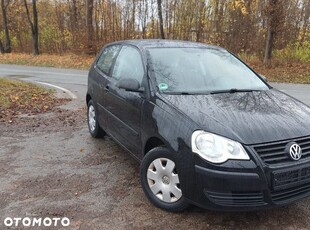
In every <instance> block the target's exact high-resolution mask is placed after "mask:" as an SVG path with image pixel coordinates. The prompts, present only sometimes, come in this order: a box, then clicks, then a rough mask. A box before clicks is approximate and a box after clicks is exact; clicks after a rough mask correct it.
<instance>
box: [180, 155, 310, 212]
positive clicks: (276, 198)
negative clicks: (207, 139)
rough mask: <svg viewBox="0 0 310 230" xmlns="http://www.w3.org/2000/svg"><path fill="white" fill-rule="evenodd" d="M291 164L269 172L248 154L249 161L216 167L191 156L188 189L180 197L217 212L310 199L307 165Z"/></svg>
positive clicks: (268, 206) (304, 163)
mask: <svg viewBox="0 0 310 230" xmlns="http://www.w3.org/2000/svg"><path fill="white" fill-rule="evenodd" d="M293 163H294V164H291V165H290V164H287V165H285V166H282V167H277V168H270V167H268V166H266V165H265V164H264V162H262V161H261V160H260V158H259V157H258V156H256V155H255V154H251V160H250V161H228V162H226V163H224V164H222V165H220V166H219V165H213V164H210V163H208V162H206V161H204V160H203V159H201V158H200V157H199V156H197V155H194V157H193V165H194V168H192V170H193V175H192V178H191V182H189V183H191V186H190V188H188V186H186V188H184V191H185V192H184V195H185V196H186V197H187V198H188V199H189V200H190V201H191V202H192V203H194V204H195V205H197V206H201V207H204V208H207V209H211V210H220V211H249V210H259V209H267V208H272V207H276V206H282V205H286V204H289V203H292V202H295V201H298V200H300V199H302V198H305V197H308V196H310V163H309V162H301V163H298V162H297V163H296V162H293ZM292 174H293V175H295V177H293V176H292ZM193 178H195V180H194V182H193ZM280 180H282V182H279V181H280ZM283 181H285V182H289V183H285V184H283ZM182 191H183V188H182Z"/></svg>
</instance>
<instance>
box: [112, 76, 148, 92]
mask: <svg viewBox="0 0 310 230" xmlns="http://www.w3.org/2000/svg"><path fill="white" fill-rule="evenodd" d="M116 86H117V87H118V88H120V89H124V90H126V91H131V92H138V93H142V92H144V90H143V89H141V87H140V83H139V82H138V80H136V79H132V78H123V79H121V80H119V81H118V82H117V83H116Z"/></svg>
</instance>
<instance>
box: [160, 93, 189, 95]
mask: <svg viewBox="0 0 310 230" xmlns="http://www.w3.org/2000/svg"><path fill="white" fill-rule="evenodd" d="M164 94H168V95H192V93H189V92H164Z"/></svg>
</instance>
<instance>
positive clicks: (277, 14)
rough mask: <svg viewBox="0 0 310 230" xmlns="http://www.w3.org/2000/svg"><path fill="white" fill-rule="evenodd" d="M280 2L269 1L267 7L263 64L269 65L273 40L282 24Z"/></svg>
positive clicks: (281, 6) (277, 0)
mask: <svg viewBox="0 0 310 230" xmlns="http://www.w3.org/2000/svg"><path fill="white" fill-rule="evenodd" d="M282 4H284V3H281V1H280V0H269V2H268V5H267V10H266V11H267V17H268V23H267V39H266V49H265V56H264V64H265V65H267V66H268V65H270V64H271V57H272V50H273V47H274V40H275V35H276V33H277V31H279V30H281V26H282V25H283V24H284V12H283V5H282Z"/></svg>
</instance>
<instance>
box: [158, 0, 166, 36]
mask: <svg viewBox="0 0 310 230" xmlns="http://www.w3.org/2000/svg"><path fill="white" fill-rule="evenodd" d="M157 8H158V9H157V10H158V19H159V32H160V37H161V38H162V39H165V32H164V21H163V9H162V2H161V0H157Z"/></svg>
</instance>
